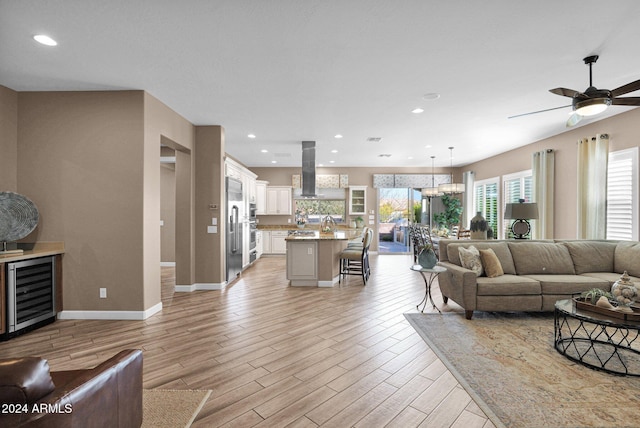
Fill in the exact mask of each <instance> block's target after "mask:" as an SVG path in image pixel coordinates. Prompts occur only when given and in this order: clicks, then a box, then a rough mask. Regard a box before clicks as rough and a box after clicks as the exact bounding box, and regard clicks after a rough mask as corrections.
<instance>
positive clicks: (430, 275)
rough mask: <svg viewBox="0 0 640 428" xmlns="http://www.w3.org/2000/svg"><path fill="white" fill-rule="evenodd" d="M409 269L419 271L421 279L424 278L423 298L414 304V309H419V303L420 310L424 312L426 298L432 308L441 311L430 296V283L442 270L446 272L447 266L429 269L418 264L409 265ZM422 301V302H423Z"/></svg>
mask: <svg viewBox="0 0 640 428" xmlns="http://www.w3.org/2000/svg"><path fill="white" fill-rule="evenodd" d="M411 270H412V271H415V272H419V273H420V275H422V279H424V285H425V291H424V298H423V299H422V300H421V301H420V303H418V304H417V305H416V309H420V305H422V310H421V311H420V312H422V313H424V308H425V307H426V306H427V299H428V300H430V301H431V304H432V305H433V309H437V310H438V312H440V313H442V311H440V309H439V308H438V307H437V306H436V304H435V303H434V302H433V298H432V297H431V284H433V281H434V280H435V279H436V278H437V277H438V275H440V274H441V273H442V272H446V271H447V268H445V267H442V266H434V267H432V268H431V269H428V268H424V267H422V266H420V265H413V266H411ZM423 303H424V304H423Z"/></svg>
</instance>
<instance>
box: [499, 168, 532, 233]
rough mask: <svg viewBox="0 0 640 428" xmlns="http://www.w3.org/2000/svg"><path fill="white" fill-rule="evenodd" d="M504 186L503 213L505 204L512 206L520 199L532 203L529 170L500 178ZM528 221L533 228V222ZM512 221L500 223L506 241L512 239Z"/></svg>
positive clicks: (507, 220) (530, 174)
mask: <svg viewBox="0 0 640 428" xmlns="http://www.w3.org/2000/svg"><path fill="white" fill-rule="evenodd" d="M502 182H503V185H504V206H503V207H502V209H503V211H502V212H503V213H504V210H505V209H506V206H507V204H513V203H517V202H520V199H524V201H525V202H533V200H532V197H533V174H532V172H531V170H530V169H529V170H526V171H521V172H516V173H514V174H509V175H504V176H503V177H502ZM527 220H530V223H531V228H532V229H533V228H534V227H535V220H531V219H527ZM511 223H513V220H512V219H504V220H503V221H502V230H503V231H504V235H502V236H504V237H505V238H507V239H511V238H513V234H512V233H511Z"/></svg>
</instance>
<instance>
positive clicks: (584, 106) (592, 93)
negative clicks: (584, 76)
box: [509, 55, 640, 128]
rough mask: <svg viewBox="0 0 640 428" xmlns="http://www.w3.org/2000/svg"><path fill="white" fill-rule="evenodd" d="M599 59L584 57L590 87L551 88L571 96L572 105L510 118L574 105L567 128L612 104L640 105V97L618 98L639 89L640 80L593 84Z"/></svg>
mask: <svg viewBox="0 0 640 428" xmlns="http://www.w3.org/2000/svg"><path fill="white" fill-rule="evenodd" d="M597 60H598V55H591V56H588V57H586V58H585V59H584V63H585V64H587V65H588V66H589V87H588V88H587V89H586V90H585V91H584V92H580V91H576V90H573V89H567V88H555V89H550V90H549V92H552V93H554V94H556V95H561V96H563V97H569V98H571V99H572V102H571V105H567V106H561V107H554V108H549V109H546V110H539V111H534V112H530V113H524V114H518V115H515V116H510V117H509V119H513V118H515V117H520V116H527V115H530V114H537V113H542V112H545V111H551V110H558V109H561V108H566V107H572V108H573V114H572V115H571V117H569V120H567V128H569V127H571V126H574V125H576V124H577V123H578V122H580V121H581V120H582V118H583V117H585V116H594V115H596V114H598V113H602V112H603V111H605V110H606V109H607V107H609V106H610V105H621V106H640V97H626V98H618V97H619V96H620V95H624V94H628V93H629V92H633V91H637V90H639V89H640V80H636V81H635V82H631V83H627V84H626V85H622V86H620V87H619V88H616V89H614V90H612V91H611V90H609V89H598V88H596V87H595V86H593V75H592V70H591V67H592V65H593V64H595V62H596V61H597Z"/></svg>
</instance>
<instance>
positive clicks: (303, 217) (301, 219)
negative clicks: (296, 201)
mask: <svg viewBox="0 0 640 428" xmlns="http://www.w3.org/2000/svg"><path fill="white" fill-rule="evenodd" d="M308 220H309V219H308V218H307V213H306V212H305V211H303V210H296V215H295V222H296V224H297V225H298V226H303V225H305V224H307V221H308Z"/></svg>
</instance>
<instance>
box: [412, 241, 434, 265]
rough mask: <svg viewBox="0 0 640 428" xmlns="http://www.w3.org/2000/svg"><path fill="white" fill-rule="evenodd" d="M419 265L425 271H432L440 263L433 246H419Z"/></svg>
mask: <svg viewBox="0 0 640 428" xmlns="http://www.w3.org/2000/svg"><path fill="white" fill-rule="evenodd" d="M417 252H418V264H419V265H420V266H422V267H423V268H425V269H432V268H433V267H434V266H435V265H436V264H437V263H438V256H436V253H435V251H434V250H433V246H432V245H431V244H428V243H427V244H422V245H419V246H418V249H417Z"/></svg>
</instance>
